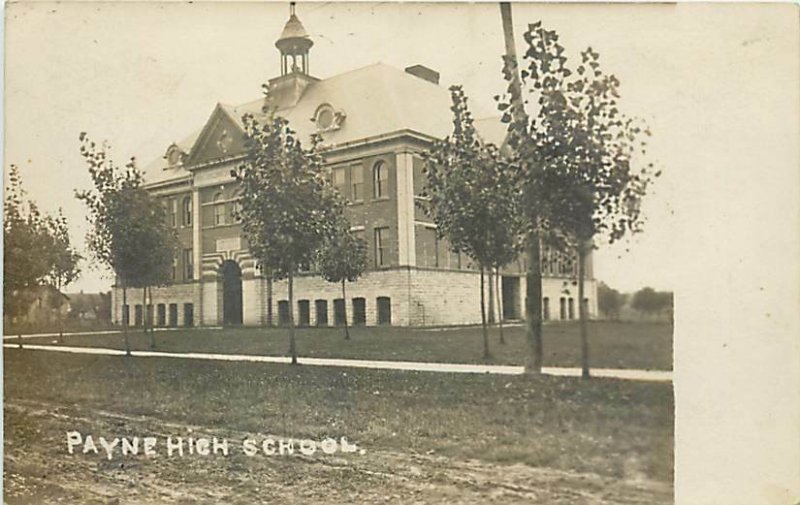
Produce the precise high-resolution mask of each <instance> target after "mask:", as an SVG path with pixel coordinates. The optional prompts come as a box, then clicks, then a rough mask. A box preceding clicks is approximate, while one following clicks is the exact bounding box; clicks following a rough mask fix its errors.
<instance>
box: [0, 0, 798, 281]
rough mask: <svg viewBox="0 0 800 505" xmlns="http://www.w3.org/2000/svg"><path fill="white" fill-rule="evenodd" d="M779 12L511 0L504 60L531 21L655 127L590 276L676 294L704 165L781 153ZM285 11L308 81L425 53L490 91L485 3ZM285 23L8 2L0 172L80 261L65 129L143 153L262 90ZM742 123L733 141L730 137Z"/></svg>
mask: <svg viewBox="0 0 800 505" xmlns="http://www.w3.org/2000/svg"><path fill="white" fill-rule="evenodd" d="M787 7H788V8H789V9H790V10H786V8H787ZM789 12H793V13H794V15H795V16H796V11H791V6H788V5H785V6H768V5H761V6H758V5H755V6H754V5H685V4H653V5H615V4H598V5H585V4H580V5H578V4H562V5H543V4H514V6H513V18H514V30H515V36H516V40H517V46H518V53H519V54H524V48H523V45H524V41H523V39H522V34H523V33H524V31H525V28H526V26H527V24H528V23H532V22H535V21H537V20H542V21H543V22H544V25H545V26H546V27H549V28H552V29H555V30H556V31H557V32H558V33H559V34H560V37H561V43H562V44H563V45H564V46H565V47H566V49H567V54H568V56H570V57H571V58H573V59H577V55H578V53H579V51H581V50H582V49H584V48H586V47H587V46H591V47H592V48H593V49H594V50H595V51H597V52H599V53H600V55H601V63H602V65H603V67H604V69H605V71H606V72H609V73H613V74H615V75H616V76H617V77H618V78H619V79H620V81H621V83H622V86H621V94H622V99H621V106H622V108H623V110H624V111H625V112H626V113H627V114H628V115H631V116H637V117H641V118H643V119H645V120H646V121H647V122H648V123H649V125H650V126H651V129H652V131H653V137H652V138H651V140H650V144H651V145H650V158H651V160H652V161H654V162H655V163H656V164H657V165H658V167H659V168H661V169H662V171H663V175H662V176H661V178H659V179H658V180H657V182H656V184H655V185H654V186H653V187H652V191H651V193H650V194H649V195H648V198H647V199H646V201H645V203H644V206H643V212H644V215H645V217H646V219H647V223H646V226H645V231H644V233H642V234H641V235H637V236H635V237H632V238H631V239H630V240H628V241H625V242H623V243H620V244H615V245H614V246H608V245H605V244H602V243H601V244H600V248H599V250H598V251H597V252H596V254H595V275H596V277H597V278H598V279H600V280H602V281H604V282H606V283H607V284H609V285H611V286H612V287H615V288H617V289H620V290H622V291H633V290H636V289H639V288H641V287H643V286H652V287H654V288H656V289H665V290H673V289H675V288H676V279H677V276H676V274H675V271H676V270H678V269H680V266H681V265H679V264H678V262H679V261H681V260H680V259H678V258H677V257H676V255H675V254H673V251H674V250H675V248H676V247H677V246H678V245H679V244H680V243H681V242H683V241H689V240H692V237H693V236H694V234H696V233H698V232H699V233H702V232H703V231H702V228H701V227H698V226H697V224H696V223H695V224H693V225H692V226H690V227H688V228H687V227H686V226H684V225H683V224H682V223H685V222H686V221H687V219H688V217H690V216H688V215H687V214H685V213H684V214H683V215H681V212H682V210H685V209H682V208H681V207H682V206H681V202H682V201H683V200H684V199H685V198H686V197H691V196H692V194H696V193H698V192H702V194H703V195H708V196H709V197H713V196H714V194H715V192H714V184H715V181H714V176H713V175H712V176H711V177H710V178H709V177H708V176H707V174H708V171H707V170H704V169H707V168H708V166H709V164H713V166H714V167H718V168H719V172H715V174H722V173H724V174H726V176H731V177H739V178H742V181H743V182H744V183H745V184H746V183H747V181H748V180H750V179H749V178H750V177H752V174H753V173H754V172H755V171H761V172H763V171H765V170H768V169H769V168H770V167H769V166H765V164H764V160H763V159H761V158H760V157H759V152H763V151H760V150H753V149H751V147H752V145H758V146H760V147H761V148H762V150H780V149H782V148H784V149H785V148H786V145H785V141H786V138H784V137H782V133H783V132H782V131H781V129H780V127H779V121H771V120H767V119H766V118H767V117H770V116H767V113H769V114H772V113H774V114H778V115H781V114H784V115H785V114H787V113H789V114H791V112H792V110H791V109H787V108H786V107H785V102H782V101H781V96H780V93H778V92H777V90H781V89H786V88H785V87H786V86H792V85H794V86H796V85H797V82H796V80H795V81H794V82H789V81H788V79H790V78H792V76H791V75H788V76H786V77H785V79H783V80H782V78H781V76H780V75H778V74H775V72H774V70H775V68H776V66H777V65H780V64H781V62H782V60H781V59H780V58H782V57H783V56H782V55H785V54H787V50H789V49H791V48H792V47H793V46H792V44H795V45H796V37H794V32H792V31H791V28H793V27H794V26H793V25H792V24H791V23H785V22H783V23H781V22H777V23H776V21H780V20H781V19H784V20H785V18H786V14H787V13H789ZM297 14H298V16H299V17H300V19H301V21H302V22H303V24H304V25H305V27H306V30H307V31H308V32H309V34H310V35H311V37H312V39H313V40H314V42H315V44H314V47H313V48H312V49H311V55H310V69H311V73H312V75H314V76H316V77H319V78H326V77H330V76H333V75H336V74H339V73H342V72H346V71H348V70H352V69H355V68H358V67H362V66H365V65H369V64H372V63H375V62H378V61H382V62H384V63H387V64H390V65H393V66H396V67H399V68H405V67H406V66H409V65H413V64H424V65H426V66H428V67H430V68H433V69H435V70H437V71H438V72H440V74H441V84H442V85H443V86H449V85H451V84H462V85H463V86H464V89H465V91H466V93H467V95H468V96H469V97H470V100H471V103H474V104H476V106H482V108H483V109H484V110H488V111H494V105H493V101H492V97H493V96H494V95H496V94H498V93H501V92H502V91H503V90H504V89H505V85H504V82H503V80H502V76H501V74H500V67H501V54H502V53H503V52H504V45H503V34H502V26H501V20H500V13H499V8H498V6H497V4H494V3H486V4H424V3H423V4H396V3H380V4H373V3H360V4H333V3H300V5H298V6H297ZM287 17H288V4H285V3H261V2H259V3H233V2H232V3H191V4H190V3H115V4H111V3H49V2H36V3H13V4H8V6H7V13H6V18H7V19H6V37H7V38H6V51H7V52H6V55H7V60H6V77H5V79H6V81H5V86H6V87H5V92H6V96H5V100H6V101H5V106H6V123H5V124H6V130H5V163H4V166H5V167H8V166H9V165H10V164H16V165H18V166H19V167H20V169H21V172H22V177H23V184H24V187H25V188H26V190H27V191H28V194H29V196H30V197H31V198H32V199H34V200H35V201H36V202H37V203H38V204H39V205H40V207H41V208H43V209H44V210H46V211H50V212H56V211H57V209H58V208H59V207H61V208H63V210H64V213H65V214H66V216H67V218H68V220H69V222H70V230H71V236H72V240H73V243H75V244H77V245H79V247H80V248H81V249H82V252H83V254H84V256H86V257H90V254H89V253H88V251H86V250H85V248H84V243H85V241H84V237H85V234H86V231H87V225H86V222H85V209H84V207H83V205H82V204H81V203H80V202H78V201H77V200H76V199H75V198H74V191H75V190H76V189H84V188H88V187H89V185H90V180H89V176H88V173H87V170H86V167H85V165H84V164H83V162H82V160H81V158H80V156H79V153H78V135H79V133H80V132H82V131H86V132H88V133H89V135H90V136H91V137H92V138H93V139H95V140H106V141H108V142H109V143H110V145H111V146H112V156H113V157H114V159H115V160H116V161H117V163H119V164H124V162H125V161H126V160H127V159H128V158H129V157H130V156H135V157H136V158H137V159H138V160H139V161H140V166H145V165H147V164H148V163H149V162H150V161H151V160H153V159H154V158H156V157H159V156H162V155H163V153H164V152H165V149H166V147H167V146H168V145H169V144H171V143H172V142H173V141H179V140H181V139H182V138H183V137H185V136H186V135H188V134H190V133H192V132H193V131H195V130H197V129H199V128H200V127H202V126H203V125H204V123H205V121H206V120H207V119H208V117H209V115H210V114H211V112H212V110H213V108H214V106H215V104H216V103H217V102H222V103H227V104H237V103H241V102H246V101H250V100H252V99H254V98H258V97H259V96H260V85H261V83H263V82H265V81H266V80H267V79H269V78H271V77H274V76H276V75H278V74H279V58H278V52H277V50H276V49H275V47H274V41H275V39H276V38H277V37H278V35H279V33H280V31H281V29H282V27H283V25H284V23H285V22H286V19H287ZM790 17H791V16H790ZM795 24H796V23H795ZM795 28H796V27H795ZM762 75H774V77H773V78H770V79H763V78H758V76H762ZM794 112H795V113H796V110H795V111H794ZM762 118H763V120H762ZM743 125H747V127H746V128H747V130H746V132H747V135H748V141H747V142H741V143H740V142H736V141H734V139H736V138H740V137H741V135H742V132H743ZM795 140H796V139H795ZM753 143H755V144H753ZM83 270H84V272H83V275H82V277H81V278H80V280H79V281H77V282H76V283H75V284H74V285H73V286H72V287H71V288H70V290H71V291H77V290H85V291H97V290H105V289H108V288H109V286H110V283H111V279H110V277H109V276H108V274H107V273H105V272H103V271H102V270H99V269H97V268H96V266H95V265H94V264H93V262H92V261H91V260H89V261H87V262H85V263H84V266H83Z"/></svg>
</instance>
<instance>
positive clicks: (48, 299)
mask: <svg viewBox="0 0 800 505" xmlns="http://www.w3.org/2000/svg"><path fill="white" fill-rule="evenodd" d="M14 296H20V297H23V298H25V307H26V308H25V311H24V313H23V314H22V315H21V316H18V317H15V318H14V319H13V320H11V321H6V322H7V323H8V322H11V323H13V324H18V325H19V324H23V325H35V326H47V325H51V324H54V323H56V322H57V321H58V317H59V313H60V314H61V316H62V317H63V316H66V315H67V314H68V313H69V298H68V297H67V296H66V295H65V294H64V293H61V292H59V291H58V290H57V289H56V288H54V287H53V286H50V285H44V286H38V287H35V288H32V289H30V290H27V291H26V292H25V293H17V294H15V295H14Z"/></svg>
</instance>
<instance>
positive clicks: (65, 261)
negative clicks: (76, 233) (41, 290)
mask: <svg viewBox="0 0 800 505" xmlns="http://www.w3.org/2000/svg"><path fill="white" fill-rule="evenodd" d="M47 226H48V228H49V232H48V233H49V235H50V240H51V246H50V247H51V248H50V271H49V272H48V274H47V279H48V282H49V283H50V284H51V285H52V286H54V287H55V288H56V289H57V290H58V292H59V293H60V292H61V290H62V289H64V288H66V287H67V286H69V285H70V284H72V282H74V281H75V279H77V278H78V276H79V275H80V273H81V270H80V267H79V266H78V263H79V262H80V260H81V259H82V258H81V255H80V254H78V253H77V252H76V251H75V249H74V248H73V247H72V244H71V243H70V239H69V229H68V227H67V218H66V217H64V214H63V213H62V211H61V209H59V211H58V216H56V217H55V218H49V219H47ZM58 339H59V341H63V340H64V328H63V327H62V324H61V311H59V312H58Z"/></svg>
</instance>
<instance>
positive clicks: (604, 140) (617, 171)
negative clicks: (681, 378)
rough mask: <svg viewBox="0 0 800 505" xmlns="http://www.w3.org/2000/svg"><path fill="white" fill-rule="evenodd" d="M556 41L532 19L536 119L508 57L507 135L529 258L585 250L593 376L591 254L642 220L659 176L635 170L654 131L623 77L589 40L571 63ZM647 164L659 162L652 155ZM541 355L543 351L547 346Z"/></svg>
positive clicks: (528, 81) (527, 74)
mask: <svg viewBox="0 0 800 505" xmlns="http://www.w3.org/2000/svg"><path fill="white" fill-rule="evenodd" d="M558 40H559V37H558V34H557V33H556V32H555V31H552V30H546V29H545V28H544V27H543V26H542V23H541V22H536V23H533V24H531V25H529V26H528V30H527V31H526V32H525V42H526V44H527V50H526V52H525V60H526V62H527V67H526V68H525V69H523V70H522V71H521V73H520V77H521V80H522V83H523V84H524V85H525V86H526V91H527V92H528V97H529V98H528V99H529V100H532V101H535V103H536V104H537V105H538V112H537V115H536V116H535V117H534V118H533V119H532V120H530V121H528V119H527V114H526V113H525V111H524V105H523V100H522V96H521V93H522V91H521V90H522V85H519V86H516V85H514V84H515V79H518V78H517V77H516V76H517V73H516V69H515V67H514V63H515V62H514V61H511V60H510V59H509V58H507V59H506V67H505V74H506V79H507V80H508V81H509V82H510V85H509V92H510V94H508V95H507V96H506V97H505V99H504V100H500V104H499V106H500V108H501V110H503V111H505V114H504V121H506V122H508V123H509V124H510V127H509V132H510V139H509V144H510V145H511V146H512V148H513V149H514V151H515V154H516V155H517V156H518V159H519V160H520V163H521V164H522V166H523V167H525V168H524V170H523V171H524V173H525V181H526V183H525V185H524V188H523V192H524V194H525V195H526V200H525V201H526V204H530V205H528V208H529V209H534V211H535V215H533V214H532V215H531V216H530V217H531V221H530V226H531V231H532V234H531V236H530V237H529V241H528V243H529V247H530V246H534V248H533V249H531V250H530V254H529V256H530V257H529V263H530V264H531V265H537V266H538V265H539V261H538V260H539V258H538V257H535V256H536V252H537V249H538V248H537V247H536V246H535V244H536V242H540V241H542V240H545V241H546V242H548V243H550V244H556V246H557V248H560V249H562V250H563V249H569V250H575V251H576V252H577V257H578V261H577V263H578V272H577V276H578V299H579V313H580V320H581V336H582V338H581V349H582V355H583V375H584V376H585V377H588V375H589V365H588V335H587V314H586V309H587V307H586V304H585V303H584V302H583V300H584V298H585V296H584V288H585V287H584V284H585V282H584V279H585V266H586V258H587V256H588V254H589V252H590V251H591V249H592V248H593V247H594V240H595V238H596V237H597V236H599V235H604V236H607V237H608V238H609V241H611V242H613V241H616V240H619V239H621V238H622V237H623V236H625V234H626V233H627V232H638V231H640V229H641V224H642V219H641V215H640V212H639V208H640V202H641V200H642V198H643V197H644V195H645V193H646V190H647V187H648V185H649V184H650V182H651V180H652V177H651V175H650V173H649V172H648V171H647V169H641V170H634V168H633V166H634V159H635V158H636V156H637V155H644V154H645V152H646V151H645V149H644V146H645V143H644V142H643V141H642V138H641V137H642V136H643V135H649V131H648V130H647V129H646V128H645V127H643V126H641V125H640V124H638V123H637V122H636V121H634V120H632V119H628V118H625V117H624V116H623V115H622V114H621V113H620V112H619V110H618V107H617V99H618V97H619V93H618V86H619V81H618V80H617V79H616V77H614V76H613V75H607V74H604V73H603V72H602V71H601V70H600V65H599V61H598V59H599V55H598V54H597V53H595V52H594V51H592V49H591V48H589V49H587V50H586V51H584V52H583V53H581V64H580V65H579V66H578V67H577V72H573V71H572V70H571V69H570V68H569V67H568V65H567V57H566V56H565V54H564V53H565V50H564V47H563V46H561V45H560V43H559V42H558ZM516 82H518V81H516ZM498 98H499V97H498ZM525 103H527V101H526V102H525ZM648 168H650V169H652V164H650V165H648ZM657 175H658V173H655V174H654V176H657ZM534 273H535V272H534ZM537 277H538V278H534V279H530V275H529V279H528V282H529V287H530V283H531V281H533V283H534V284H539V285H540V284H541V275H540V274H539V275H538V276H537ZM536 291H538V293H537V292H536ZM540 298H541V291H540V290H536V289H534V290H532V291H531V290H529V292H528V300H529V304H530V303H531V301H532V299H533V302H538V304H539V305H540ZM529 309H530V310H528V316H529V318H530V316H531V312H533V316H534V321H533V322H531V321H529V329H530V330H532V331H530V332H529V333H532V334H533V337H534V341H535V343H537V344H539V345H540V342H541V336H540V335H541V333H540V332H541V325H540V324H539V323H538V321H537V319H538V318H537V317H536V316H537V315H539V314H540V313H541V308H540V307H533V306H532V307H529ZM537 333H538V335H537ZM535 354H536V355H535V356H534V358H535V359H538V360H540V359H541V354H540V352H536V353H535ZM539 363H540V361H539ZM535 368H537V369H539V367H535Z"/></svg>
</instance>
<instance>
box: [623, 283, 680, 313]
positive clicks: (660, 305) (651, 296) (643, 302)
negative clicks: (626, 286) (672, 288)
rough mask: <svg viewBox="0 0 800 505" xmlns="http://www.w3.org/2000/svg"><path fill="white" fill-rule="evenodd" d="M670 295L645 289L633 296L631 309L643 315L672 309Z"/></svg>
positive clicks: (649, 288)
mask: <svg viewBox="0 0 800 505" xmlns="http://www.w3.org/2000/svg"><path fill="white" fill-rule="evenodd" d="M672 303H673V301H672V293H670V292H662V291H656V290H655V289H653V288H651V287H645V288H642V289H640V290H639V291H637V292H636V293H634V294H633V299H632V300H631V307H632V308H633V309H634V310H636V311H639V312H642V313H644V314H655V313H657V312H661V311H663V310H667V309H671V308H672Z"/></svg>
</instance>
